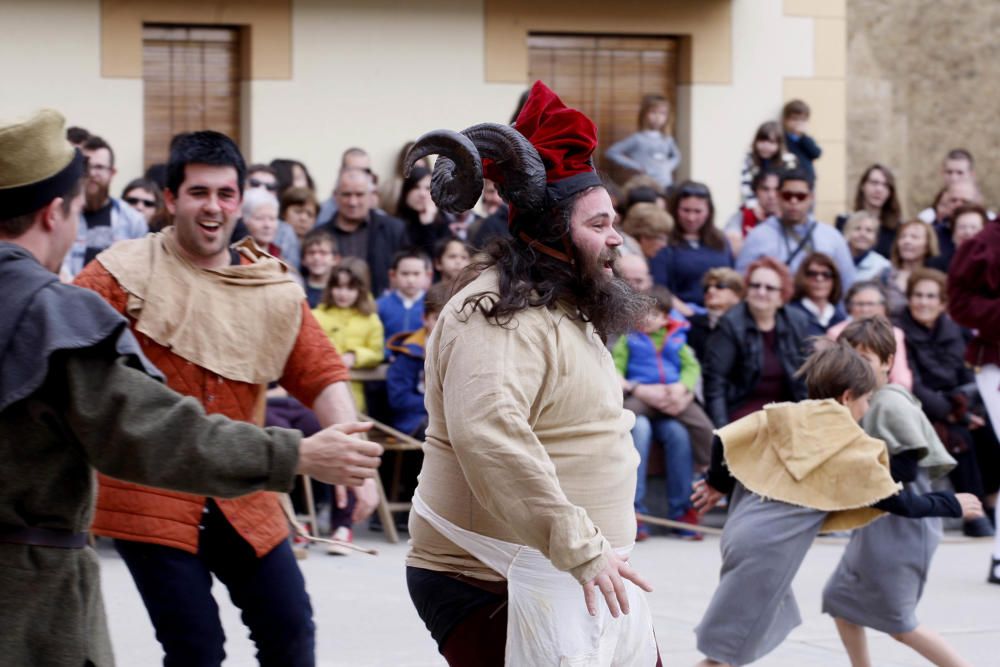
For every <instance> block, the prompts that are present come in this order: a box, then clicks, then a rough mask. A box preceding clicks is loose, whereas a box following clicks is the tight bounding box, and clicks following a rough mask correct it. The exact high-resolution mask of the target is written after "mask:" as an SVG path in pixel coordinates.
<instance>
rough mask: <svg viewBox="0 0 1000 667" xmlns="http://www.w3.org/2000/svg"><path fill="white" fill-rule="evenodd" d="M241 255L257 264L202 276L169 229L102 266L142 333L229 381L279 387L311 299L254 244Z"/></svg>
mask: <svg viewBox="0 0 1000 667" xmlns="http://www.w3.org/2000/svg"><path fill="white" fill-rule="evenodd" d="M234 248H236V250H237V251H238V252H239V253H240V254H241V255H242V256H243V257H245V258H246V259H248V260H250V263H246V264H240V265H238V266H224V267H220V268H217V269H202V268H199V267H197V266H195V265H193V264H191V263H190V262H189V261H188V260H187V259H186V258H185V257H184V256H183V255H182V254H181V253H180V252H179V251H178V248H177V239H176V238H175V234H174V229H173V228H172V227H170V228H167V229H166V230H164V231H163V232H160V233H158V234H150V235H148V236H145V237H143V238H141V239H135V240H131V241H122V242H120V243H116V244H115V245H114V246H112V247H111V248H108V249H107V250H105V251H104V252H102V253H101V254H100V255H98V256H97V261H98V262H100V263H101V264H102V265H103V266H104V268H106V269H107V270H108V272H109V273H110V274H111V275H112V276H114V277H115V279H116V280H117V281H118V282H119V284H121V286H122V288H124V289H125V291H126V292H128V304H127V310H126V315H128V316H129V317H131V318H133V319H134V320H135V321H136V325H135V329H136V331H138V332H140V333H142V334H145V335H146V336H148V337H149V338H151V339H152V340H154V341H156V342H157V343H159V344H160V345H163V346H165V347H168V348H170V349H171V350H172V351H173V352H174V353H175V354H177V355H179V356H181V357H183V358H184V359H186V360H187V361H190V362H192V363H195V364H198V365H199V366H201V367H203V368H206V369H208V370H210V371H212V372H213V373H216V374H218V375H220V376H222V377H225V378H228V379H230V380H236V381H239V382H249V383H252V384H265V383H268V382H273V381H275V380H277V379H279V378H280V377H281V375H282V372H283V369H284V367H285V363H286V361H287V360H288V355H289V354H290V353H291V351H292V348H293V347H294V345H295V340H296V338H297V337H298V333H299V326H300V325H301V323H302V301H303V299H305V294H304V293H303V291H302V288H301V287H299V285H298V284H297V283H296V282H295V280H294V279H293V278H292V277H291V275H290V274H289V269H288V267H287V266H286V265H285V264H284V263H283V262H281V261H280V260H278V259H277V258H275V257H272V256H271V255H269V254H267V253H266V252H264V251H263V250H261V249H260V248H258V247H257V246H256V245H255V244H254V243H253V241H252V240H250V238H249V237H248V238H246V239H244V240H243V241H242V242H240V243H239V244H237V245H235V246H234Z"/></svg>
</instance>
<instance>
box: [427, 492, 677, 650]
mask: <svg viewBox="0 0 1000 667" xmlns="http://www.w3.org/2000/svg"><path fill="white" fill-rule="evenodd" d="M413 510H414V511H415V512H416V513H417V514H418V515H419V516H421V517H422V518H423V519H424V520H425V521H427V523H429V524H430V525H431V526H432V527H433V528H434V529H435V530H436V531H438V532H439V533H441V534H442V535H443V536H444V537H446V538H447V539H449V540H451V541H452V542H454V543H455V544H456V545H458V546H459V547H461V548H462V549H464V550H465V551H468V552H469V553H470V554H472V555H473V556H474V557H475V558H476V559H477V560H479V561H480V562H482V563H483V564H485V565H487V566H488V567H489V568H490V569H492V570H494V571H495V572H496V573H497V574H499V575H500V576H502V577H504V578H505V579H506V580H507V605H508V609H507V647H506V652H505V659H504V664H505V665H508V666H509V667H545V666H547V665H552V666H554V667H563V666H566V667H619V666H620V667H644V666H648V667H653V666H654V665H656V661H657V658H658V653H657V649H656V639H655V637H654V636H653V620H652V616H651V615H650V612H649V606H648V605H647V604H646V597H645V595H644V593H643V591H642V589H640V588H639V587H638V586H636V585H635V584H633V583H632V582H631V581H628V580H627V579H626V580H624V583H625V590H626V592H627V594H628V601H629V607H630V610H631V611H630V613H628V614H627V615H626V614H622V615H621V616H619V617H618V618H614V617H613V616H612V615H611V612H610V611H609V610H608V607H607V605H606V604H605V603H604V601H603V600H599V602H600V605H599V607H598V613H597V616H591V615H590V613H589V612H588V611H587V605H586V603H585V602H584V598H583V590H582V587H581V586H580V584H579V583H578V582H577V581H576V580H575V579H574V578H573V577H572V576H571V575H570V574H569V573H568V572H562V571H560V570H557V569H556V568H555V567H554V566H553V565H552V563H551V561H549V559H548V558H546V557H545V556H543V555H542V553H541V552H540V551H538V550H537V549H532V548H530V547H527V546H524V545H520V544H513V543H511V542H504V541H503V540H497V539H494V538H492V537H486V536H485V535H479V534H478V533H473V532H471V531H468V530H465V529H464V528H460V527H459V526H456V525H455V524H453V523H451V522H450V521H448V520H447V519H445V518H444V517H442V516H440V515H439V514H437V513H436V512H435V511H434V510H432V509H431V508H430V507H428V506H427V504H426V503H425V502H424V501H423V500H422V499H421V498H420V495H419V494H414V496H413ZM631 550H632V549H631V547H628V548H626V549H619V550H618V554H619V555H621V556H625V555H627V554H628V553H629V552H630V551H631ZM602 597H603V596H602Z"/></svg>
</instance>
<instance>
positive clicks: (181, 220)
mask: <svg viewBox="0 0 1000 667" xmlns="http://www.w3.org/2000/svg"><path fill="white" fill-rule="evenodd" d="M238 183H239V179H238V177H237V174H236V168H235V167H222V166H213V165H206V164H189V165H187V166H186V167H185V168H184V181H183V182H182V183H181V185H180V188H179V191H178V192H177V193H174V192H171V191H170V190H167V191H166V193H165V195H164V200H165V203H166V205H167V210H168V211H170V213H171V215H172V216H173V219H174V227H175V228H176V230H177V242H178V244H179V245H180V247H181V250H183V251H184V253H185V254H186V255H187V256H188V259H189V260H190V261H191V262H192V263H194V264H195V265H196V266H200V267H202V268H217V267H219V266H225V265H226V264H228V263H229V252H228V247H229V238H230V237H231V236H232V233H233V227H234V226H235V225H236V220H237V218H238V217H239V211H240V202H241V201H242V196H241V194H240V188H239V185H238Z"/></svg>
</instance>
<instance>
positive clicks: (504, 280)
mask: <svg viewBox="0 0 1000 667" xmlns="http://www.w3.org/2000/svg"><path fill="white" fill-rule="evenodd" d="M589 191H590V190H583V191H581V192H578V193H576V194H575V195H572V196H570V197H567V198H566V199H564V200H562V201H561V202H560V203H559V204H558V205H557V206H556V207H555V208H554V209H553V210H551V211H549V212H548V219H549V221H550V223H549V224H548V225H540V224H536V225H533V226H532V229H536V230H547V232H546V233H540V232H535V241H536V242H537V244H538V245H548V246H559V245H561V244H566V245H569V246H570V247H571V253H572V255H573V259H574V263H573V264H570V263H568V262H564V261H562V260H559V259H555V258H554V257H550V256H549V255H548V254H546V253H543V252H539V251H538V250H536V249H535V248H534V247H533V246H534V245H536V244H529V243H528V242H526V241H524V240H523V239H521V238H519V237H496V238H494V239H492V240H491V241H490V242H489V243H488V244H487V245H486V247H485V248H484V249H483V252H482V253H481V254H479V255H476V256H475V257H473V259H472V263H471V264H469V266H467V267H466V268H465V269H464V270H463V272H462V273H461V274H459V277H458V280H457V287H456V290H458V289H461V288H462V287H464V286H465V285H467V284H468V283H470V282H472V281H473V280H474V279H475V278H476V277H477V276H478V275H479V274H480V273H481V272H483V271H484V270H486V269H489V268H495V269H496V272H497V290H496V291H487V292H479V293H476V294H472V295H470V296H468V297H467V298H466V299H465V301H464V302H463V303H462V307H461V311H462V312H463V313H466V317H468V316H469V315H471V312H467V310H469V311H475V310H479V311H480V312H482V314H483V316H484V317H486V319H487V320H491V321H492V322H493V323H495V324H496V325H498V326H502V327H507V326H512V322H513V320H514V317H515V316H516V315H517V313H519V312H520V311H522V310H526V309H528V308H547V309H549V310H553V309H555V308H556V306H557V304H558V303H559V302H560V301H563V302H567V303H570V304H572V305H574V306H575V307H576V309H577V311H578V312H577V314H573V315H567V317H571V318H575V319H580V320H582V321H585V322H592V323H593V325H594V328H595V329H596V330H597V333H598V334H599V335H600V336H602V337H604V338H605V339H606V338H607V337H608V336H609V335H612V334H617V333H624V332H626V331H629V330H631V329H633V328H635V326H636V324H637V323H638V322H639V320H640V318H641V317H642V316H644V315H645V314H646V313H647V312H649V308H650V305H651V303H652V302H651V300H650V298H649V297H648V296H645V295H640V294H636V293H635V291H634V290H633V289H632V288H631V287H630V286H629V284H628V283H627V282H625V281H624V280H623V279H621V278H619V277H618V276H614V277H613V278H609V277H607V276H605V275H604V274H603V273H601V274H600V275H598V276H594V275H591V274H589V273H588V272H586V271H585V270H584V269H585V267H584V261H583V257H582V256H581V254H580V253H579V251H578V250H577V249H576V248H575V247H574V246H572V244H571V243H568V238H569V234H570V221H571V219H572V217H573V210H574V208H575V206H576V202H577V201H579V199H580V197H582V196H583V195H585V194H586V193H587V192H589ZM614 257H615V255H614V254H612V255H611V259H613V258H614ZM513 326H516V325H513Z"/></svg>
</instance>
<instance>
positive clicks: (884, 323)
mask: <svg viewBox="0 0 1000 667" xmlns="http://www.w3.org/2000/svg"><path fill="white" fill-rule="evenodd" d="M837 341H838V342H842V343H847V344H848V345H850V346H851V347H853V348H854V349H855V350H867V351H868V352H872V353H874V354H875V356H876V357H878V358H879V361H881V362H882V363H883V364H884V363H886V362H888V361H889V359H891V358H892V356H893V355H895V354H896V334H895V333H894V332H893V330H892V325H891V324H889V320H887V319H885V318H884V317H882V316H881V315H877V316H875V317H866V318H865V319H863V320H854V321H853V322H851V323H850V324H848V325H847V326H846V327H845V328H844V330H843V331H841V332H840V335H839V336H837Z"/></svg>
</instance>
